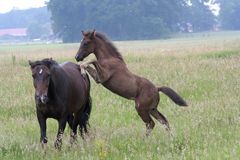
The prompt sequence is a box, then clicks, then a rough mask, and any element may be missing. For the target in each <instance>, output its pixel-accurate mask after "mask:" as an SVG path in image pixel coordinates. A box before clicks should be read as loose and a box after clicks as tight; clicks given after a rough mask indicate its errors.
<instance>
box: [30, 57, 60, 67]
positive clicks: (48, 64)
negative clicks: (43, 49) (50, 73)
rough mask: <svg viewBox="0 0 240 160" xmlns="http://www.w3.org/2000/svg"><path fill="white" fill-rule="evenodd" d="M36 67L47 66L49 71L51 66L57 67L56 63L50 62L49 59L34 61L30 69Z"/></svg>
mask: <svg viewBox="0 0 240 160" xmlns="http://www.w3.org/2000/svg"><path fill="white" fill-rule="evenodd" d="M38 65H45V66H47V67H48V68H49V69H50V67H51V66H52V65H58V63H57V62H56V61H54V60H52V59H51V58H45V59H43V60H41V61H35V62H31V67H32V68H34V67H36V66H38Z"/></svg>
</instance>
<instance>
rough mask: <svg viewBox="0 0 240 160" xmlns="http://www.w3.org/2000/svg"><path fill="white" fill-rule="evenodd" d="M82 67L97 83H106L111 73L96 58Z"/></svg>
mask: <svg viewBox="0 0 240 160" xmlns="http://www.w3.org/2000/svg"><path fill="white" fill-rule="evenodd" d="M90 64H92V65H93V66H94V68H93V67H91V66H90ZM82 67H83V68H84V69H85V70H86V71H87V72H88V73H89V74H90V75H91V76H92V78H93V79H94V80H95V81H96V83H104V82H105V81H107V80H108V79H109V77H110V76H109V73H108V72H107V71H106V70H105V69H104V68H103V67H102V66H101V65H99V63H98V62H97V61H96V60H93V61H90V62H87V63H84V64H83V66H82Z"/></svg>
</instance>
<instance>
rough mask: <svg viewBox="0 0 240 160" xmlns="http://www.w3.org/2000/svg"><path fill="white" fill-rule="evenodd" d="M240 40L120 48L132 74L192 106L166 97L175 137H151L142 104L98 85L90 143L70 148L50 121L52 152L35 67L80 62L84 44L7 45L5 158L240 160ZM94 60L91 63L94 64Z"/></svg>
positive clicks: (1, 104) (157, 133) (0, 120)
mask: <svg viewBox="0 0 240 160" xmlns="http://www.w3.org/2000/svg"><path fill="white" fill-rule="evenodd" d="M239 42H240V33H239V32H231V33H230V34H229V33H218V34H215V33H214V34H213V33H202V34H200V35H191V36H189V35H187V36H185V37H183V36H181V37H176V38H173V39H169V40H154V41H125V42H115V44H116V46H117V47H118V48H119V50H120V52H121V53H122V54H123V57H124V59H125V61H126V63H127V65H128V67H129V69H130V70H131V71H132V72H134V73H136V74H138V75H141V76H144V77H146V78H148V79H150V80H152V81H153V82H154V83H155V84H156V85H158V86H160V85H166V86H169V87H171V88H173V89H174V90H176V91H177V92H178V93H179V94H180V95H182V96H183V97H184V99H185V100H186V101H187V102H188V104H189V107H187V108H180V107H178V106H176V105H175V104H174V103H173V102H172V101H170V99H168V98H167V97H166V96H165V95H163V94H161V102H160V105H159V107H158V109H159V110H160V111H161V113H163V114H164V115H165V116H166V117H167V118H168V120H169V122H170V126H171V128H172V130H173V134H174V136H173V137H170V136H169V135H168V133H167V132H166V131H165V130H164V129H163V127H162V126H161V125H160V124H159V123H157V122H156V127H155V129H154V130H153V132H152V134H151V136H150V137H148V138H145V125H144V124H143V122H142V120H141V119H140V118H139V117H138V115H137V112H136V111H135V108H134V102H133V101H128V100H126V99H123V98H121V97H119V96H117V95H114V94H112V93H111V92H109V91H107V90H106V89H105V88H103V87H102V86H101V85H97V84H96V83H95V82H94V81H93V80H92V79H91V82H92V87H91V95H92V98H93V110H92V114H91V118H90V124H91V129H90V136H89V137H88V138H87V139H86V141H82V140H81V139H80V138H78V143H77V145H74V146H73V147H69V143H68V140H69V128H67V129H66V131H65V134H64V143H63V149H62V151H61V152H58V151H56V150H55V149H54V146H53V142H54V140H55V136H56V128H57V123H56V121H55V120H51V119H49V120H48V127H47V128H48V130H47V135H48V140H49V143H48V148H47V149H46V150H45V151H44V150H42V149H41V146H40V145H39V136H40V133H39V126H38V123H37V118H36V115H35V105H34V98H33V95H34V89H33V86H32V77H31V72H30V69H29V66H28V62H27V61H28V60H29V59H30V60H37V59H42V58H46V57H53V58H54V59H55V60H57V61H58V62H63V61H73V62H75V60H74V56H75V53H76V51H77V49H78V46H79V44H25V45H13V44H12V45H1V46H0V159H1V160H4V159H6V160H8V159H12V160H14V159H64V160H65V159H68V160H71V159H238V158H239V157H240V43H239ZM91 58H93V57H90V58H89V59H91Z"/></svg>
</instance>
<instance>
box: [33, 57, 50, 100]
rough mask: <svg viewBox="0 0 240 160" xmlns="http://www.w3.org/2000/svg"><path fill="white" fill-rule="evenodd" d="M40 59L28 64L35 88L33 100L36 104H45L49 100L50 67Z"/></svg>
mask: <svg viewBox="0 0 240 160" xmlns="http://www.w3.org/2000/svg"><path fill="white" fill-rule="evenodd" d="M40 62H41V61H36V62H31V61H29V65H30V66H31V70H32V77H33V86H34V88H35V100H36V103H37V104H40V103H42V104H47V102H48V101H49V97H48V87H49V84H50V69H49V66H47V65H46V64H43V63H42V64H41V63H40Z"/></svg>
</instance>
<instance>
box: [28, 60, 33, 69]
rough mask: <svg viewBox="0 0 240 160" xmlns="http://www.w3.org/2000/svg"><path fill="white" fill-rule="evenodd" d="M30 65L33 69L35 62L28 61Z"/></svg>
mask: <svg viewBox="0 0 240 160" xmlns="http://www.w3.org/2000/svg"><path fill="white" fill-rule="evenodd" d="M28 64H29V65H30V66H31V68H32V65H33V62H32V61H30V60H28Z"/></svg>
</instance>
